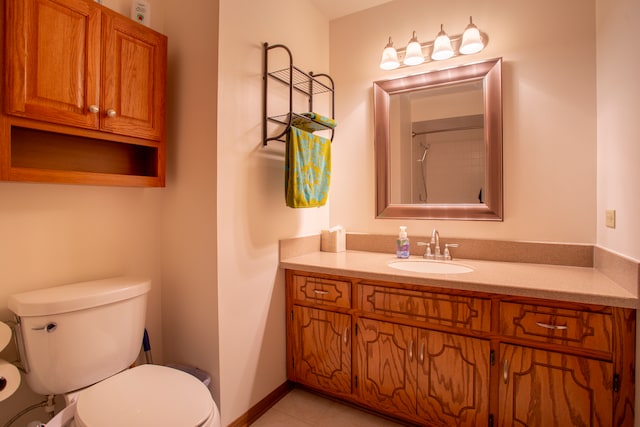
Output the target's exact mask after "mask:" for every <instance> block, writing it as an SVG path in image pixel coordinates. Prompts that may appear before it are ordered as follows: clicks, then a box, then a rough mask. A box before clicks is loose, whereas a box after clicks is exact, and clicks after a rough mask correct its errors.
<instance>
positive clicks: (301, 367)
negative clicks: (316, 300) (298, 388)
mask: <svg viewBox="0 0 640 427" xmlns="http://www.w3.org/2000/svg"><path fill="white" fill-rule="evenodd" d="M291 320H292V321H291V331H290V336H291V337H292V340H291V344H292V348H291V357H292V360H291V361H290V363H291V369H290V370H289V372H290V375H289V376H290V378H289V379H290V380H292V381H296V382H300V383H302V384H306V385H309V386H311V387H314V388H317V389H320V390H322V391H327V392H334V393H339V394H350V393H351V316H349V315H346V314H341V313H335V312H332V311H326V310H318V309H315V308H311V307H303V306H299V305H294V306H293V308H292V319H291Z"/></svg>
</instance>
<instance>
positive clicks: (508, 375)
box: [499, 344, 613, 427]
mask: <svg viewBox="0 0 640 427" xmlns="http://www.w3.org/2000/svg"><path fill="white" fill-rule="evenodd" d="M500 353H501V356H502V357H501V358H500V361H501V362H500V363H501V366H500V369H501V370H502V372H501V378H500V388H499V389H500V391H499V395H500V405H501V406H500V417H499V425H500V426H505V427H506V426H528V427H568V426H591V427H597V426H611V424H612V413H613V412H612V399H613V391H612V381H613V364H612V363H609V362H602V361H598V360H593V359H587V358H583V357H576V356H568V355H565V354H561V353H555V352H550V351H544V350H535V349H531V348H525V347H518V346H512V345H504V344H503V345H501V351H500Z"/></svg>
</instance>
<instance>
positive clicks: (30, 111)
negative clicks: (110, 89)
mask: <svg viewBox="0 0 640 427" xmlns="http://www.w3.org/2000/svg"><path fill="white" fill-rule="evenodd" d="M5 31H6V37H7V43H6V46H7V56H6V61H5V93H6V94H7V96H6V97H5V111H6V112H7V113H8V114H13V115H19V116H23V117H28V118H32V119H37V120H44V121H49V122H54V123H61V124H67V125H72V126H78V127H84V128H97V127H98V120H99V117H98V114H96V113H93V112H90V110H89V107H90V106H91V105H93V106H95V107H96V108H97V107H98V101H99V100H98V96H99V84H100V39H99V37H100V9H98V8H97V7H96V6H95V5H93V4H92V3H91V2H87V1H84V0H8V1H7V15H6V26H5Z"/></svg>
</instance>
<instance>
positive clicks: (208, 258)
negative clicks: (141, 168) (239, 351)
mask: <svg viewBox="0 0 640 427" xmlns="http://www.w3.org/2000/svg"><path fill="white" fill-rule="evenodd" d="M155 1H157V0H155ZM164 5H165V6H164V7H165V9H164V13H165V16H167V17H170V19H167V20H166V25H165V28H166V34H167V36H168V37H169V66H168V68H169V70H168V72H169V79H168V81H169V84H168V86H169V87H168V95H167V103H168V104H167V109H168V116H169V118H168V138H167V188H166V189H165V190H164V192H163V204H162V210H161V215H162V224H163V233H162V234H163V240H162V243H161V246H162V247H161V252H162V278H163V288H162V319H163V338H164V342H165V343H166V345H165V346H164V352H163V356H164V362H165V363H173V362H175V363H180V364H187V365H192V366H197V367H198V368H200V369H202V370H204V371H205V372H208V373H209V374H211V376H212V381H211V386H210V389H211V390H212V392H213V396H214V398H215V399H216V401H219V387H218V374H217V373H218V312H217V305H218V295H217V292H218V289H217V286H218V285H217V280H216V271H217V261H216V250H217V249H216V239H217V231H216V207H217V201H216V180H217V177H216V173H217V167H216V129H217V117H216V115H217V103H216V97H217V85H218V82H217V66H218V65H217V61H218V2H217V1H195V0H185V1H181V2H175V1H165V2H164Z"/></svg>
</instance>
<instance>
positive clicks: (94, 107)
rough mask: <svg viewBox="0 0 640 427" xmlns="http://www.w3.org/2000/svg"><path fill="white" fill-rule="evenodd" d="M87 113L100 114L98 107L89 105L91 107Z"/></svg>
mask: <svg viewBox="0 0 640 427" xmlns="http://www.w3.org/2000/svg"><path fill="white" fill-rule="evenodd" d="M89 112H90V113H93V114H97V113H99V112H100V107H98V106H97V105H95V104H91V105H89Z"/></svg>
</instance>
